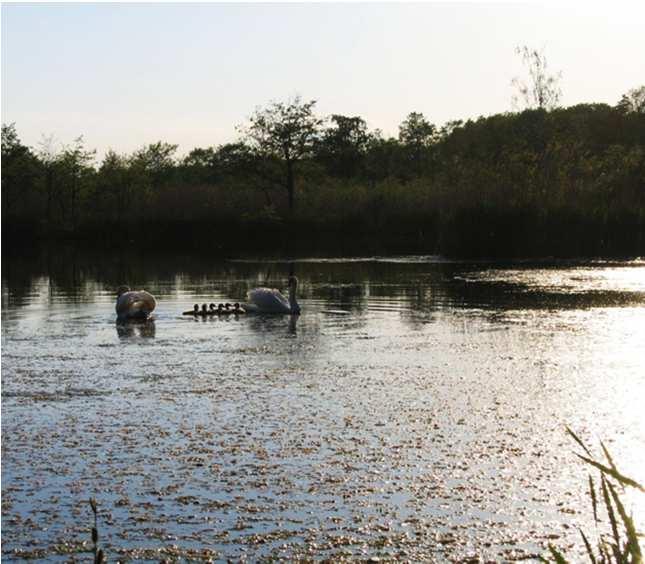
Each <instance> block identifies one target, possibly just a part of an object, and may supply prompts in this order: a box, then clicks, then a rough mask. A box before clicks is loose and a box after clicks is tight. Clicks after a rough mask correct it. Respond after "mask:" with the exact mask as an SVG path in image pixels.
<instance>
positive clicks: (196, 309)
mask: <svg viewBox="0 0 645 564" xmlns="http://www.w3.org/2000/svg"><path fill="white" fill-rule="evenodd" d="M193 309H194V310H195V313H197V312H198V311H199V304H195V305H194V306H193Z"/></svg>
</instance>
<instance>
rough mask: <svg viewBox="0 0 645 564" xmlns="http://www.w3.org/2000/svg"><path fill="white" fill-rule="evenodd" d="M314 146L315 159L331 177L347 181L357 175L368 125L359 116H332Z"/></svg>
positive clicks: (363, 154)
mask: <svg viewBox="0 0 645 564" xmlns="http://www.w3.org/2000/svg"><path fill="white" fill-rule="evenodd" d="M330 121H331V123H332V125H331V127H328V128H326V129H325V130H324V131H323V132H322V134H321V136H320V138H319V140H318V141H317V143H316V157H317V158H318V160H319V161H320V162H321V164H322V165H323V166H324V167H325V168H326V169H327V171H329V173H330V174H332V175H334V176H339V177H341V178H350V177H352V176H355V175H357V174H359V173H360V171H361V168H362V165H363V161H364V159H365V153H366V150H367V145H368V142H369V140H370V134H369V132H368V130H367V123H365V120H363V119H362V118H360V117H358V116H353V117H349V116H342V115H338V114H334V115H332V116H331V118H330Z"/></svg>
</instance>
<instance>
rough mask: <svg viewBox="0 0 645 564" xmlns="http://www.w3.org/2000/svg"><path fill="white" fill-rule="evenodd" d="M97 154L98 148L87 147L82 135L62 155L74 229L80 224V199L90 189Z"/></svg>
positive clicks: (61, 160) (61, 161)
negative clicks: (93, 164) (90, 148)
mask: <svg viewBox="0 0 645 564" xmlns="http://www.w3.org/2000/svg"><path fill="white" fill-rule="evenodd" d="M95 155H96V150H89V149H86V148H85V142H84V141H83V136H82V135H81V136H79V137H77V138H76V139H74V143H73V144H72V145H69V146H67V147H65V149H64V150H63V154H62V155H61V159H60V164H61V169H62V172H63V175H64V181H65V187H66V192H67V194H68V196H69V198H68V199H69V210H70V219H71V226H72V229H76V226H77V225H78V212H79V205H80V199H81V196H82V194H83V192H84V191H86V190H87V189H88V185H89V180H90V178H91V177H92V175H93V173H94V168H93V166H92V163H93V161H94V156H95ZM61 201H62V202H63V200H61ZM63 205H64V204H63Z"/></svg>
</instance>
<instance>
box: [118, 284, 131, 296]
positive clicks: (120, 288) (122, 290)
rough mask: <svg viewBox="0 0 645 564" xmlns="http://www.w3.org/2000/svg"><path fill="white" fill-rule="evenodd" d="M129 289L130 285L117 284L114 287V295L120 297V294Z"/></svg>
mask: <svg viewBox="0 0 645 564" xmlns="http://www.w3.org/2000/svg"><path fill="white" fill-rule="evenodd" d="M129 291H130V286H119V287H118V288H117V289H116V297H117V298H118V297H120V296H121V295H122V294H125V293H126V292H129Z"/></svg>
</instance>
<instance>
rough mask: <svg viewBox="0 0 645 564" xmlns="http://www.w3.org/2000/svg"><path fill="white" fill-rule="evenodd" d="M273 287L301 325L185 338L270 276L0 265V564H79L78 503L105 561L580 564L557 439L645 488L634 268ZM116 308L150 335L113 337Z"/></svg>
mask: <svg viewBox="0 0 645 564" xmlns="http://www.w3.org/2000/svg"><path fill="white" fill-rule="evenodd" d="M292 266H293V269H294V271H295V274H296V275H297V276H298V278H299V281H300V285H299V302H300V305H301V307H302V315H300V316H299V317H290V316H273V317H269V316H254V315H240V316H237V317H236V316H228V317H214V318H199V319H195V318H192V317H188V316H182V315H181V312H182V311H184V310H188V309H191V308H192V306H193V304H194V303H199V304H201V303H204V302H206V303H210V302H215V303H218V302H225V301H229V302H234V301H238V300H242V299H243V297H244V295H245V293H246V291H247V290H248V289H250V288H253V287H256V286H263V285H268V286H271V287H279V288H282V289H285V288H286V281H287V276H288V273H289V268H290V267H289V264H288V263H286V262H285V261H281V260H276V261H272V260H254V259H238V260H220V259H216V258H211V257H208V256H206V255H202V256H180V255H172V256H171V255H168V256H150V255H144V254H141V255H136V254H131V255H118V254H113V255H92V254H89V253H81V252H75V251H65V252H60V253H57V254H49V255H37V256H34V257H22V258H15V257H14V258H5V259H4V260H3V264H2V551H3V558H5V559H7V561H11V560H18V559H22V558H26V557H31V558H38V559H49V560H54V561H55V560H61V561H62V560H69V559H77V560H83V559H87V555H84V554H82V553H81V551H83V550H88V549H89V548H90V547H91V540H90V539H91V536H90V527H91V525H92V513H91V509H90V506H89V504H88V499H89V498H90V497H94V498H96V500H97V503H98V507H99V518H98V529H99V535H100V541H99V542H100V544H101V545H102V546H103V547H104V548H105V549H106V552H107V556H108V559H109V560H116V559H117V558H120V559H137V560H150V561H158V560H161V559H163V558H166V559H196V560H199V559H203V560H208V559H233V560H249V561H255V560H258V559H262V558H270V557H276V558H287V559H297V558H305V559H306V558H316V559H320V558H331V559H334V560H338V559H341V558H350V559H357V558H369V557H380V558H384V559H397V560H409V561H420V560H426V561H428V560H430V561H445V560H453V561H480V560H481V561H486V560H492V561H499V560H518V559H525V558H532V557H535V556H537V555H539V554H542V553H543V552H544V550H545V548H546V547H547V545H548V544H549V543H553V544H554V545H556V546H558V547H561V548H562V549H564V550H566V551H567V552H568V553H569V554H570V555H572V557H573V559H576V558H577V557H579V555H580V551H581V550H582V548H583V547H582V543H581V540H580V535H579V532H578V530H577V527H578V526H580V527H582V528H583V529H584V530H587V531H588V532H589V533H590V534H591V535H592V536H593V532H594V525H593V518H592V515H591V504H590V501H589V499H588V497H587V495H586V487H587V475H588V473H589V469H588V467H586V466H585V465H584V464H583V463H582V462H580V461H579V460H578V459H577V458H576V456H575V454H574V452H577V451H580V449H579V448H577V445H576V444H575V443H574V442H573V441H572V439H571V438H570V437H568V436H567V434H566V433H565V425H569V426H570V427H571V428H572V429H573V430H574V431H576V432H577V433H578V434H579V435H580V436H581V437H582V438H583V439H584V440H585V441H586V442H587V443H588V445H589V446H590V447H592V450H593V452H594V453H596V454H598V453H599V452H600V448H599V440H603V441H604V442H605V443H606V445H607V446H608V448H609V450H610V451H611V452H612V454H613V455H614V458H615V459H616V461H617V463H618V467H619V469H620V470H622V471H623V472H625V473H626V474H628V475H631V476H633V477H634V478H636V479H639V480H641V481H642V480H643V479H645V423H644V418H643V416H642V414H643V413H642V412H643V406H644V404H645V369H644V368H645V355H644V352H645V348H644V345H645V261H642V260H634V261H570V262H564V261H560V262H548V261H544V262H539V263H536V262H509V263H487V262H479V263H469V262H451V261H447V260H444V259H441V258H440V257H434V256H428V257H405V256H403V257H367V258H343V259H336V258H324V259H320V258H301V259H298V260H296V261H295V262H293V264H292ZM122 283H128V284H130V285H131V286H133V287H136V288H145V289H147V290H148V291H150V292H152V293H153V294H154V295H155V296H156V297H157V302H158V305H157V309H156V311H155V314H154V319H153V320H152V321H149V322H147V323H130V324H117V323H116V316H115V312H114V303H115V288H116V287H117V286H118V285H120V284H122ZM643 497H645V495H640V496H639V495H633V496H632V495H630V494H629V493H628V494H627V495H626V496H625V500H626V502H627V507H628V509H631V510H633V511H634V514H635V518H636V521H637V523H638V524H639V525H640V527H641V529H642V528H643V525H644V524H645V503H644V500H643V499H642V498H643Z"/></svg>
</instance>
